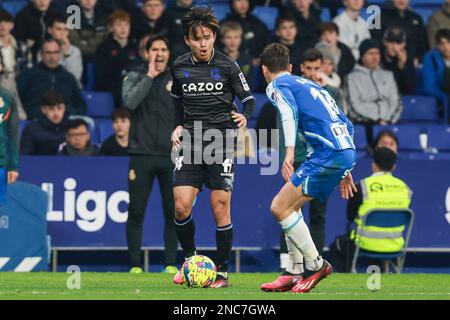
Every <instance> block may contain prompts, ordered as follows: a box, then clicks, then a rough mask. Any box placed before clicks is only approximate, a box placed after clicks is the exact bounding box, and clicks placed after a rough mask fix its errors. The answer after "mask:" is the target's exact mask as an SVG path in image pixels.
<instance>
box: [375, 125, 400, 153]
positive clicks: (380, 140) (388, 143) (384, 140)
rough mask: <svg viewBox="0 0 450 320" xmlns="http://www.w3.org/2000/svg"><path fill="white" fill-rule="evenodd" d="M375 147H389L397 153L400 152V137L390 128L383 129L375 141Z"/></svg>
mask: <svg viewBox="0 0 450 320" xmlns="http://www.w3.org/2000/svg"><path fill="white" fill-rule="evenodd" d="M373 145H374V149H376V148H388V149H391V150H392V151H393V152H394V153H395V154H398V138H397V136H396V135H395V134H394V133H393V132H392V131H390V130H383V131H380V132H379V133H378V135H377V136H376V138H375V140H374V142H373Z"/></svg>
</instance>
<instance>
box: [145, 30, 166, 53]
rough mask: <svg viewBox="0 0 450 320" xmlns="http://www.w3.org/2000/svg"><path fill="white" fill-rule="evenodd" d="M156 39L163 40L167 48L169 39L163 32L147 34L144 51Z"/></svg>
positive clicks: (148, 48)
mask: <svg viewBox="0 0 450 320" xmlns="http://www.w3.org/2000/svg"><path fill="white" fill-rule="evenodd" d="M156 41H163V42H164V43H165V44H166V46H167V49H169V39H167V37H166V36H165V35H164V34H161V33H157V34H152V35H149V37H148V39H147V41H146V42H145V51H148V50H150V48H151V47H152V45H153V43H155V42H156Z"/></svg>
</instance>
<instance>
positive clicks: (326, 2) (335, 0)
mask: <svg viewBox="0 0 450 320" xmlns="http://www.w3.org/2000/svg"><path fill="white" fill-rule="evenodd" d="M317 2H318V3H319V5H320V7H322V8H328V9H329V10H330V16H331V18H334V17H335V16H336V15H337V13H338V9H340V8H342V6H343V4H342V2H343V0H318V1H317Z"/></svg>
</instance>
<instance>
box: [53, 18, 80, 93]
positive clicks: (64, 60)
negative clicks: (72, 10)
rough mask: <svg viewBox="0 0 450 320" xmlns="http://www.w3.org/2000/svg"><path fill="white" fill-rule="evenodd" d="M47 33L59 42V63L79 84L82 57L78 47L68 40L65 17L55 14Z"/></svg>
mask: <svg viewBox="0 0 450 320" xmlns="http://www.w3.org/2000/svg"><path fill="white" fill-rule="evenodd" d="M48 33H49V35H50V36H51V37H52V38H53V39H55V40H56V41H58V42H59V43H60V44H61V49H62V52H61V61H60V64H61V65H62V66H63V67H64V68H65V69H66V70H67V71H69V72H70V73H71V74H73V76H74V77H75V79H77V80H78V83H79V84H80V86H81V76H82V75H83V58H82V56H81V51H80V49H79V48H78V47H76V46H74V45H72V44H71V43H70V40H69V27H68V26H67V24H66V19H65V18H63V17H61V16H56V17H55V19H53V21H52V22H51V23H50V25H49V27H48Z"/></svg>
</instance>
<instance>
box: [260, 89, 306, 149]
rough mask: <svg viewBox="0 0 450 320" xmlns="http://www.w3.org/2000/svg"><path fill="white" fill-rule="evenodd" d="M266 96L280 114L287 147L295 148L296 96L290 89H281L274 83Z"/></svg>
mask: <svg viewBox="0 0 450 320" xmlns="http://www.w3.org/2000/svg"><path fill="white" fill-rule="evenodd" d="M266 94H267V97H268V99H269V100H270V102H272V104H273V105H274V106H275V108H277V109H278V111H279V113H280V116H281V124H282V126H283V132H284V144H285V146H286V147H294V146H295V139H296V136H297V121H298V112H297V108H296V106H295V100H294V96H293V95H292V93H291V91H290V90H289V89H288V88H279V87H277V86H276V85H275V84H274V82H272V83H270V84H269V85H268V86H267V90H266Z"/></svg>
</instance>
